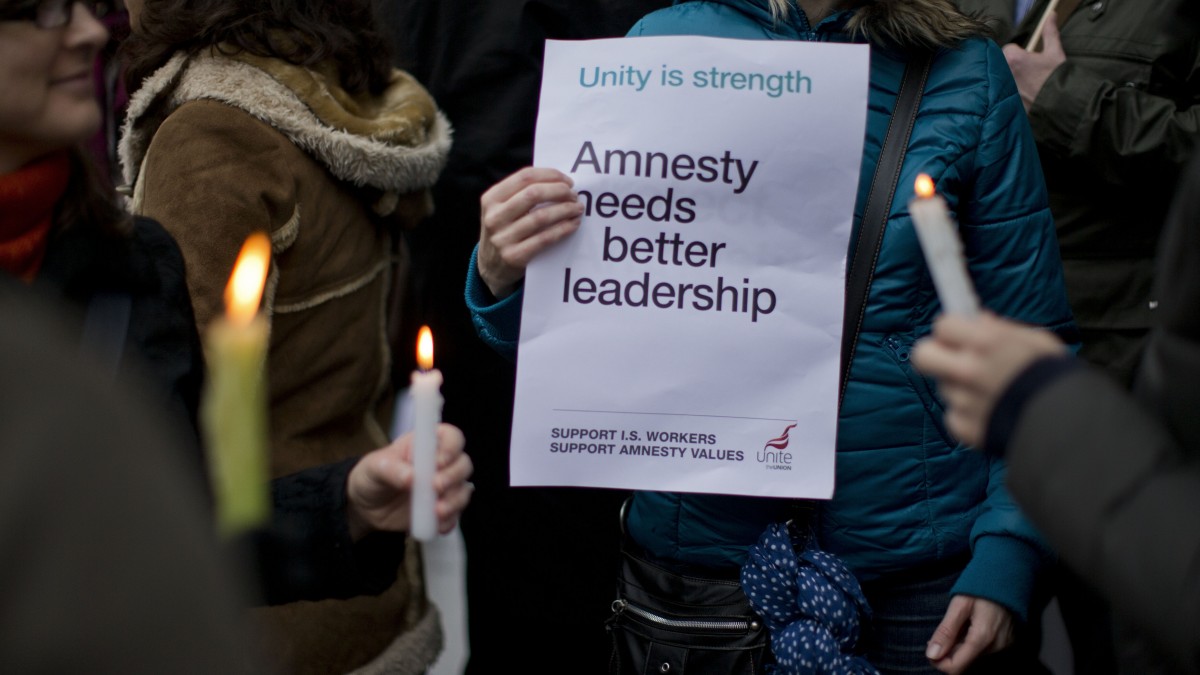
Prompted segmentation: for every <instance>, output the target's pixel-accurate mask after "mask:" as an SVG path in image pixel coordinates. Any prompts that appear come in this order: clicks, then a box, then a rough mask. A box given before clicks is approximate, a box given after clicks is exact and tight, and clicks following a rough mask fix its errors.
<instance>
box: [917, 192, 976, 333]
mask: <svg viewBox="0 0 1200 675" xmlns="http://www.w3.org/2000/svg"><path fill="white" fill-rule="evenodd" d="M916 192H917V195H916V196H915V197H913V199H912V200H911V201H910V202H909V203H908V212H909V213H910V214H911V215H912V219H913V223H914V225H915V226H916V229H917V239H919V240H920V242H921V250H922V251H923V252H924V253H925V261H926V263H927V264H928V265H929V272H930V274H932V275H933V285H934V286H935V287H936V288H937V292H938V297H939V298H940V299H941V301H942V308H943V309H944V310H945V311H946V313H947V314H960V315H962V316H966V317H975V316H978V315H979V298H978V297H977V296H976V295H975V287H974V285H973V284H972V283H971V277H970V276H968V274H967V262H966V259H965V258H964V257H963V252H962V241H961V240H960V239H959V238H958V233H957V232H956V231H955V228H954V223H953V221H951V219H950V210H949V209H948V208H946V200H944V199H942V198H941V197H939V196H938V195H937V194H936V193H935V192H934V189H933V179H931V178H930V177H929V176H927V175H925V174H921V175H920V176H918V177H917V183H916Z"/></svg>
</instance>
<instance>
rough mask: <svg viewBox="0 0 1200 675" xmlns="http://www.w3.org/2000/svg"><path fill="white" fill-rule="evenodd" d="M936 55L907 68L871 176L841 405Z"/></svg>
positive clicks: (850, 302)
mask: <svg viewBox="0 0 1200 675" xmlns="http://www.w3.org/2000/svg"><path fill="white" fill-rule="evenodd" d="M932 63H933V54H932V53H928V52H921V53H920V54H917V55H915V56H913V57H912V58H911V59H910V60H909V62H908V65H907V66H906V67H905V68H904V77H903V79H901V81H900V93H899V95H898V96H897V97H896V110H895V111H894V112H893V113H892V121H891V122H890V123H889V124H888V130H887V135H886V136H884V139H883V150H882V151H881V152H880V153H879V162H877V163H876V164H875V176H874V177H872V178H871V192H870V193H869V194H868V195H867V205H866V207H865V208H864V209H863V217H862V223H861V224H860V225H859V228H858V241H857V242H855V244H854V257H853V258H851V259H850V269H849V271H848V272H847V273H846V311H845V314H844V315H843V317H842V381H841V386H840V387H839V394H838V410H839V411H840V410H841V408H842V400H843V399H844V398H845V397H846V384H847V383H848V382H849V381H850V364H851V363H852V362H853V361H854V350H855V348H856V346H857V345H858V335H859V332H860V331H861V329H862V323H863V317H864V316H865V315H866V311H867V295H868V294H869V293H870V292H871V281H872V280H873V279H874V278H875V262H876V261H877V260H878V259H879V247H880V245H881V244H882V242H883V229H884V226H886V225H887V219H888V214H889V213H891V210H892V198H893V197H895V195H896V185H897V184H898V183H899V182H900V167H901V166H902V165H903V164H904V155H905V153H906V152H907V151H908V139H909V137H911V136H912V130H913V125H914V124H915V123H916V121H917V108H919V107H920V105H921V94H922V93H923V92H924V91H925V81H926V80H927V79H928V78H929V66H930V64H932Z"/></svg>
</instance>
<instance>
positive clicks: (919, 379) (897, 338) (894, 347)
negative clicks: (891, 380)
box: [883, 333, 959, 448]
mask: <svg viewBox="0 0 1200 675" xmlns="http://www.w3.org/2000/svg"><path fill="white" fill-rule="evenodd" d="M883 343H884V345H885V346H886V347H887V353H888V354H890V355H891V357H892V359H893V360H895V362H896V367H897V368H899V369H900V371H901V372H902V373H904V377H905V378H907V379H908V385H909V386H910V387H912V390H913V391H914V392H916V394H917V397H918V398H919V399H921V407H923V408H924V409H925V416H926V417H927V418H928V421H929V423H930V424H931V425H933V428H934V430H935V431H937V434H938V436H939V437H941V439H942V441H943V442H944V443H945V444H946V445H947V446H948V447H950V448H956V447H958V445H959V443H958V441H956V440H954V437H953V436H951V435H950V432H949V431H948V430H947V429H946V423H945V416H946V407H945V406H944V405H942V399H941V398H939V397H938V395H937V389H936V387H935V385H934V383H933V381H932V380H930V379H929V378H927V377H925V376H924V375H921V374H920V373H918V372H917V371H916V369H914V368H913V365H912V361H910V360H909V357H910V355H911V353H912V346H913V338H912V337H911V336H907V335H905V336H901V335H898V334H896V333H890V334H888V335H887V337H885V338H884V340H883Z"/></svg>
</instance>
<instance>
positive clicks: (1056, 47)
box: [1042, 12, 1066, 57]
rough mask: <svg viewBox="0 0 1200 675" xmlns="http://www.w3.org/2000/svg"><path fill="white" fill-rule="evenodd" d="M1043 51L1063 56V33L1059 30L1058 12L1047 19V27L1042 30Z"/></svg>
mask: <svg viewBox="0 0 1200 675" xmlns="http://www.w3.org/2000/svg"><path fill="white" fill-rule="evenodd" d="M1042 53H1044V54H1047V55H1051V56H1063V57H1065V56H1066V54H1064V53H1063V48H1062V33H1060V32H1059V30H1058V12H1055V13H1054V16H1052V17H1050V18H1049V19H1048V20H1047V21H1046V27H1045V28H1044V29H1043V30H1042Z"/></svg>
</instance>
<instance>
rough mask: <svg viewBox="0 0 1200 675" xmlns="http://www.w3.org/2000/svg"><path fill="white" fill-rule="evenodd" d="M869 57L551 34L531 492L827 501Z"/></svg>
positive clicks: (529, 425) (524, 465)
mask: <svg viewBox="0 0 1200 675" xmlns="http://www.w3.org/2000/svg"><path fill="white" fill-rule="evenodd" d="M868 63H869V50H868V48H867V47H866V46H863V45H846V44H824V43H805V42H782V41H745V40H725V39H716V38H702V37H653V38H637V39H615V40H590V41H578V42H562V41H548V42H547V43H546V58H545V69H544V75H543V83H542V94H541V103H540V109H539V117H538V125H537V141H536V145H535V149H534V156H535V164H536V165H538V166H549V167H555V168H558V169H560V170H562V171H564V172H566V173H568V174H570V175H571V176H572V177H573V179H574V180H575V188H576V190H577V191H578V192H579V193H580V197H581V199H582V200H583V203H584V205H585V207H586V208H587V210H586V211H585V215H584V218H583V224H582V226H581V227H580V229H579V231H577V232H576V233H575V234H574V235H572V236H571V237H569V238H567V239H566V240H565V241H563V242H561V243H559V244H558V245H556V246H555V247H553V248H552V249H550V250H549V251H547V252H545V253H544V254H542V255H541V256H539V257H538V258H537V259H536V260H535V261H534V263H533V264H532V265H530V267H529V269H528V272H527V275H526V281H525V297H524V308H523V314H522V323H521V340H520V346H519V359H518V373H517V391H516V405H515V409H514V418H513V436H512V452H511V476H512V484H513V485H542V486H552V485H555V486H587V487H612V488H627V489H639V490H666V491H675V492H708V493H725V494H744V495H759V496H777V497H808V498H828V497H830V496H831V495H832V493H833V478H834V447H835V436H836V429H837V413H836V409H837V398H838V391H837V386H838V368H839V353H840V349H841V331H842V311H843V300H844V293H845V291H844V284H845V269H844V268H845V257H846V249H847V242H848V240H849V236H850V229H851V219H852V215H853V210H854V199H855V193H856V190H857V185H858V176H859V166H860V164H861V161H862V148H863V136H864V134H863V130H864V125H865V123H866V109H867V78H868Z"/></svg>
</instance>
